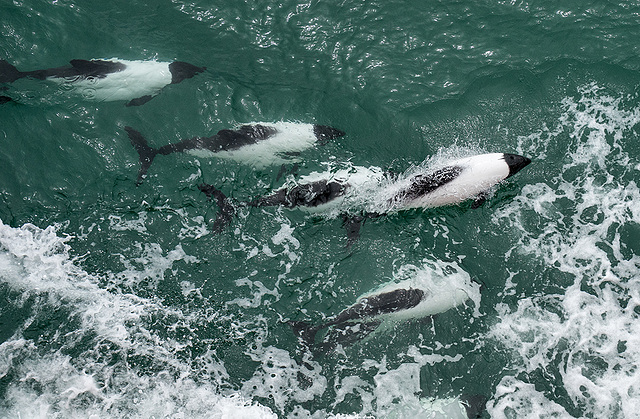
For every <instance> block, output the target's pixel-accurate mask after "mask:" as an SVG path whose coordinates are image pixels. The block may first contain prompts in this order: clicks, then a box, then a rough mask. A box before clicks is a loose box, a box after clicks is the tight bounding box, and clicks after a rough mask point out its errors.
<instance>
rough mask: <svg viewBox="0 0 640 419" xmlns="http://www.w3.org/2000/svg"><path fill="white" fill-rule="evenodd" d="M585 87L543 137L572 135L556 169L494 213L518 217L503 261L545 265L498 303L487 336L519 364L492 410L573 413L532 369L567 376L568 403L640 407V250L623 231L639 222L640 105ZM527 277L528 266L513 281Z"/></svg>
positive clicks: (601, 412) (597, 410)
mask: <svg viewBox="0 0 640 419" xmlns="http://www.w3.org/2000/svg"><path fill="white" fill-rule="evenodd" d="M580 94H581V97H580V98H579V99H578V100H575V99H573V98H566V99H565V100H564V101H563V105H564V108H565V112H564V114H563V115H562V117H561V119H560V126H559V127H558V128H557V129H554V130H545V131H544V132H543V133H541V134H542V135H541V136H540V137H539V138H540V139H546V141H547V143H546V144H544V143H543V144H541V145H540V148H541V149H544V150H547V147H548V145H549V143H551V142H552V141H554V140H555V138H554V137H555V136H557V135H568V136H569V138H570V140H571V142H570V146H569V147H570V148H569V150H568V152H567V157H566V159H565V160H564V162H563V163H564V164H563V166H562V168H561V170H560V171H559V172H558V173H555V175H554V176H553V177H552V178H551V179H550V181H549V182H548V183H538V184H533V185H527V186H525V187H524V188H523V190H522V194H521V195H520V196H519V197H516V198H515V199H514V205H512V206H510V207H509V208H502V209H500V210H499V211H498V214H497V219H496V223H498V224H502V223H510V224H512V225H513V226H514V227H515V230H516V231H517V235H518V236H519V237H520V240H519V243H518V244H517V245H516V246H515V247H514V248H513V249H512V250H511V251H510V252H509V253H508V254H507V263H509V262H510V261H509V260H510V259H513V260H515V261H516V262H517V263H521V262H518V261H522V260H526V261H527V263H531V264H535V265H540V269H537V268H534V271H538V272H545V274H544V275H538V276H537V277H536V278H533V280H534V281H536V283H537V284H538V288H540V287H543V288H546V291H545V292H542V293H541V294H542V295H533V296H522V297H521V298H520V299H519V300H518V301H517V303H516V304H515V306H514V304H513V303H512V304H509V303H504V304H500V305H499V306H498V307H497V312H498V316H499V319H500V321H499V322H498V323H497V324H496V325H495V326H494V327H493V328H492V329H491V332H490V334H489V336H490V337H491V338H493V339H496V340H497V341H498V342H500V343H501V344H502V345H504V346H505V347H506V348H508V349H509V352H510V354H511V356H512V357H513V358H512V359H513V365H512V366H511V367H512V368H515V369H516V371H517V372H519V374H517V375H516V376H517V377H518V378H514V377H505V378H504V379H503V382H502V383H501V385H500V386H499V387H498V390H497V393H496V394H495V399H494V401H492V402H491V403H490V409H489V411H490V413H491V414H492V417H509V414H508V411H509V410H512V409H516V410H517V411H518V412H519V415H520V413H522V412H524V413H523V414H524V415H529V416H536V415H538V414H539V412H542V411H544V412H545V414H549V415H550V416H554V415H559V416H562V417H564V416H568V414H567V412H566V411H565V410H564V407H562V406H560V405H558V404H556V403H554V402H552V401H550V400H549V395H548V394H546V393H544V392H539V391H537V390H535V388H534V386H533V383H529V382H527V380H524V381H522V378H521V377H522V376H523V375H524V376H527V375H531V376H536V375H537V374H543V375H545V376H548V377H551V378H552V379H554V380H557V381H558V382H561V383H562V390H561V391H560V393H563V392H566V394H567V395H568V398H569V400H567V401H566V402H569V401H570V402H569V403H568V405H572V406H571V408H572V409H579V410H581V411H582V412H583V413H584V414H585V415H586V416H588V417H632V416H634V415H635V414H636V413H637V411H638V410H639V409H640V399H639V398H638V397H637V395H638V394H640V369H639V368H638V367H639V366H640V363H639V362H638V360H639V359H640V345H639V344H640V338H639V336H640V325H639V323H638V321H637V320H638V308H639V307H640V291H638V290H639V289H640V274H639V273H638V272H640V256H639V255H638V254H637V253H635V251H634V250H633V246H634V244H633V242H634V241H635V240H634V239H633V238H631V239H630V238H629V234H628V233H627V230H628V229H631V230H632V231H633V229H634V228H636V226H637V225H639V224H640V207H639V206H638V202H640V189H639V188H638V186H637V184H636V182H635V181H634V180H633V178H635V177H636V175H635V174H634V173H633V170H635V169H634V166H635V165H636V164H637V158H636V157H632V155H630V154H629V153H628V152H627V150H626V147H627V146H628V145H625V144H624V143H623V141H622V139H623V138H624V136H625V135H627V133H629V132H630V131H631V130H632V129H633V128H634V127H635V126H636V125H637V124H638V123H639V122H640V109H639V108H633V109H631V110H628V109H625V108H624V106H623V104H622V103H623V100H622V99H620V98H614V97H612V96H610V95H608V94H606V92H605V91H604V89H602V88H600V87H599V86H597V85H596V84H591V85H588V86H585V87H583V88H582V89H580ZM632 236H633V235H632V234H631V237H632ZM636 239H637V237H636ZM630 246H631V247H632V248H631V249H630ZM520 278H522V279H525V280H526V279H527V275H526V273H525V272H520V275H515V276H514V278H513V283H514V284H513V285H512V286H516V285H517V281H518V280H519V279H520ZM554 279H555V281H554ZM508 294H509V292H508V290H507V292H506V293H505V295H508ZM546 385H547V386H553V384H549V383H547V384H546ZM526 400H529V401H528V402H525V401H526ZM520 409H524V410H523V411H521V410H520Z"/></svg>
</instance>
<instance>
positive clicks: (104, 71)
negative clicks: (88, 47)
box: [20, 60, 127, 80]
mask: <svg viewBox="0 0 640 419" xmlns="http://www.w3.org/2000/svg"><path fill="white" fill-rule="evenodd" d="M125 68H127V66H126V65H124V64H122V63H120V62H117V61H105V60H71V67H54V68H47V69H44V70H33V71H24V72H21V73H20V74H21V76H22V77H31V78H34V79H38V80H44V79H46V78H49V77H57V78H74V77H80V78H87V77H96V78H104V77H106V76H107V75H109V74H111V73H117V72H119V71H122V70H124V69H125Z"/></svg>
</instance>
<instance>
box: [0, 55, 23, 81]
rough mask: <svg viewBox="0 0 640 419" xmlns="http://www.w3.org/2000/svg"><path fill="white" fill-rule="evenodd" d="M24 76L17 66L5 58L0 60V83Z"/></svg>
mask: <svg viewBox="0 0 640 419" xmlns="http://www.w3.org/2000/svg"><path fill="white" fill-rule="evenodd" d="M22 77H24V74H22V73H21V72H20V71H18V69H17V68H15V67H14V66H12V65H11V64H9V62H8V61H6V60H0V83H13V82H14V81H16V80H18V79H20V78H22Z"/></svg>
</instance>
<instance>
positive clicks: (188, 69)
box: [169, 61, 207, 84]
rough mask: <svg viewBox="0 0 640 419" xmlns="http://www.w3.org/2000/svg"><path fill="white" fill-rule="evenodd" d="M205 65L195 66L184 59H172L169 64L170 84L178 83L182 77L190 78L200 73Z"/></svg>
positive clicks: (204, 68)
mask: <svg viewBox="0 0 640 419" xmlns="http://www.w3.org/2000/svg"><path fill="white" fill-rule="evenodd" d="M206 69H207V67H197V66H195V65H193V64H189V63H185V62H184V61H174V62H172V63H171V64H169V71H170V72H171V84H178V83H180V82H181V81H182V80H184V79H190V78H191V77H193V76H195V75H196V74H198V73H202V72H203V71H204V70H206Z"/></svg>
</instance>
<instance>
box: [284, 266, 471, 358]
mask: <svg viewBox="0 0 640 419" xmlns="http://www.w3.org/2000/svg"><path fill="white" fill-rule="evenodd" d="M470 297H472V298H473V299H474V300H475V301H476V304H477V303H478V302H479V299H480V285H479V284H476V283H473V282H472V281H471V279H470V277H469V275H468V274H467V273H466V272H464V271H462V272H454V273H450V274H444V273H443V271H442V270H441V269H440V270H439V271H432V270H420V271H417V272H416V274H415V275H414V276H413V277H411V278H409V279H405V280H403V281H400V282H394V281H391V282H388V283H386V284H383V285H382V286H380V287H378V288H377V289H375V290H373V291H370V292H368V293H365V294H364V295H362V296H360V297H358V299H357V300H356V302H355V303H354V304H353V305H351V306H350V307H347V308H346V309H344V310H342V311H341V312H340V313H338V314H336V315H335V316H333V317H330V318H329V319H327V320H326V321H324V322H322V323H320V324H317V325H312V324H310V323H307V322H301V321H290V322H289V324H290V325H291V326H292V328H293V330H294V332H295V334H296V335H297V336H298V337H300V338H301V339H302V341H303V342H304V343H305V345H306V346H307V347H308V348H310V349H312V350H314V352H321V353H326V352H329V351H331V350H333V349H334V348H335V347H336V346H337V345H338V344H341V345H343V346H346V345H348V344H350V343H353V342H354V341H356V340H358V339H362V338H364V337H366V336H367V335H369V334H370V333H372V332H373V331H375V330H376V329H378V328H379V327H380V325H381V324H382V323H383V322H387V323H397V322H401V321H408V320H411V319H424V318H429V317H432V316H434V315H436V314H440V313H444V312H446V311H448V310H450V309H452V308H455V307H457V306H459V305H461V304H463V303H464V302H465V301H467V299H469V298H470ZM324 329H326V330H327V333H326V335H325V336H324V338H323V339H322V340H321V341H320V342H317V339H316V336H317V335H318V333H319V332H320V331H322V330H324Z"/></svg>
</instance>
